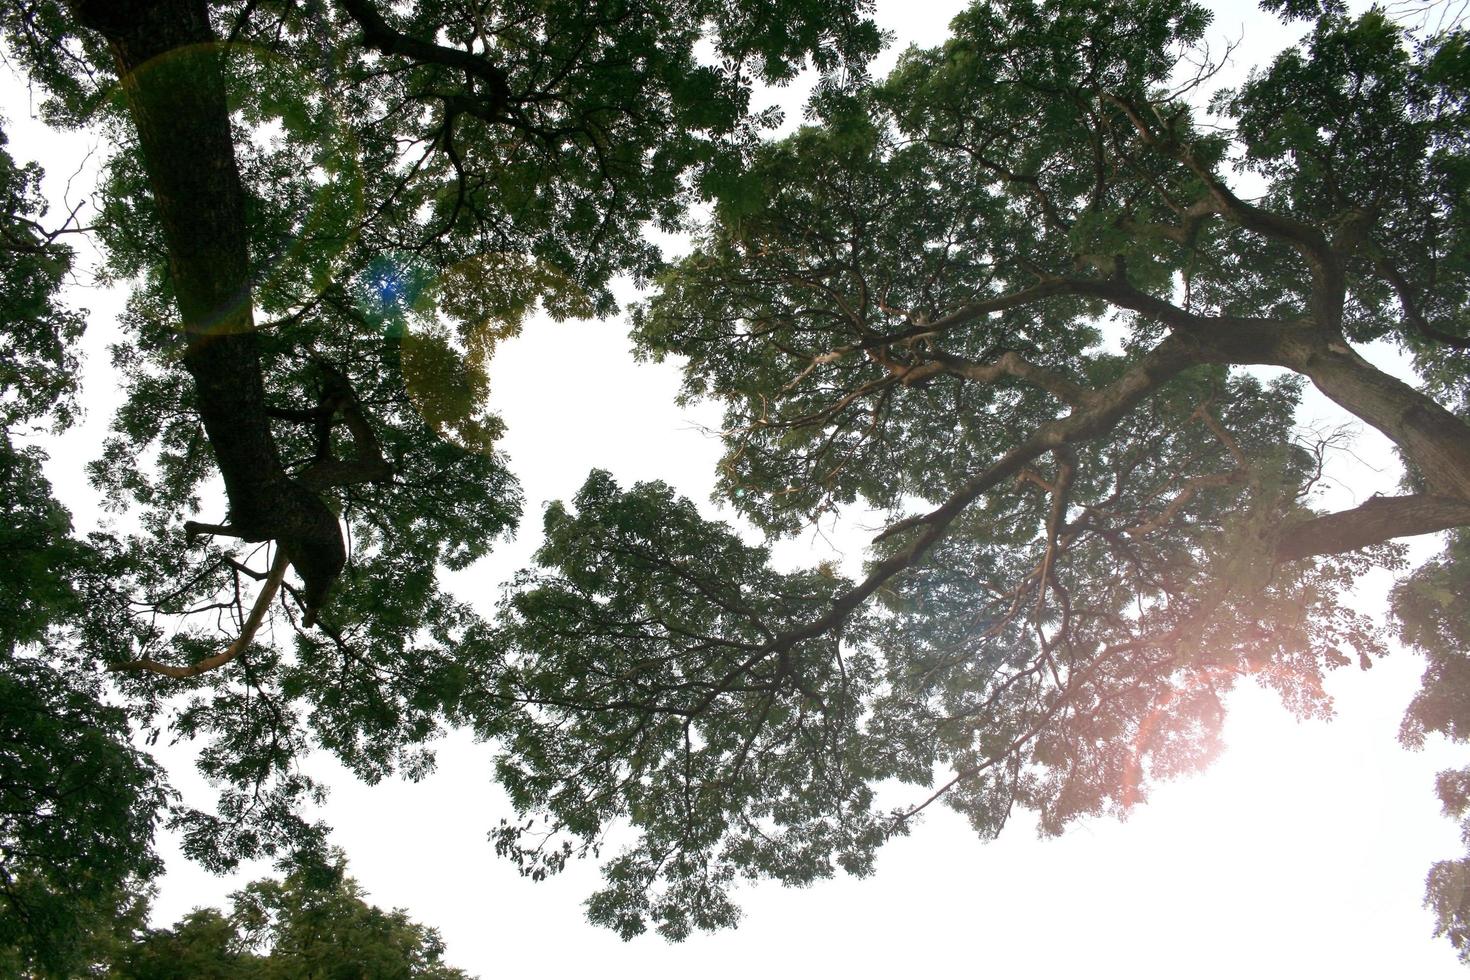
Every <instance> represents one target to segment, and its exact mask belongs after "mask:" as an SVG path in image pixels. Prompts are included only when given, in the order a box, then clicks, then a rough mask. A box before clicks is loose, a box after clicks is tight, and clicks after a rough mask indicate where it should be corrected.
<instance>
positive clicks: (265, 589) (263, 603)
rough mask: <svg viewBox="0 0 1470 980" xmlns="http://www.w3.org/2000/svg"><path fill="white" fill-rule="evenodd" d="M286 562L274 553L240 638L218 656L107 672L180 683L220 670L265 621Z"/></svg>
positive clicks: (137, 663) (282, 552)
mask: <svg viewBox="0 0 1470 980" xmlns="http://www.w3.org/2000/svg"><path fill="white" fill-rule="evenodd" d="M289 564H290V560H289V559H288V557H287V555H286V549H285V548H279V547H278V548H277V549H276V560H275V561H274V562H272V563H271V570H270V572H269V573H268V574H267V575H266V577H265V585H263V586H261V588H260V594H259V595H257V596H256V597H255V605H253V606H251V607H250V615H249V616H247V617H245V624H244V626H242V627H241V628H240V635H239V636H238V637H236V638H235V642H233V643H231V644H230V645H229V646H228V647H226V648H225V649H224V650H223V651H222V652H220V653H217V654H215V655H214V656H212V657H205V658H204V659H203V660H196V661H194V663H192V664H189V665H188V666H186V667H181V666H179V665H178V664H166V663H161V662H159V661H157V660H150V659H149V658H147V657H143V658H141V659H139V660H129V661H128V662H127V663H121V664H113V665H112V666H111V667H109V668H108V670H110V671H113V672H118V671H124V670H141V671H146V672H147V673H150V674H161V675H162V676H164V677H173V678H175V679H178V680H183V679H185V678H188V677H198V676H199V675H200V674H204V673H208V672H209V671H211V670H214V669H215V668H217V667H223V666H224V665H225V664H227V663H229V662H230V661H231V660H234V659H235V658H236V657H238V656H239V655H240V654H241V652H242V651H244V649H245V648H246V647H248V646H249V645H250V643H251V641H253V640H254V639H255V634H256V632H257V631H258V630H259V629H260V624H261V623H262V622H264V621H265V614H266V611H267V610H269V609H270V606H271V602H272V600H274V599H275V597H276V593H277V592H279V591H280V590H281V582H282V581H283V580H284V579H285V577H286V566H287V565H289Z"/></svg>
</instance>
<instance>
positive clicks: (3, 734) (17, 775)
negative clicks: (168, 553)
mask: <svg viewBox="0 0 1470 980" xmlns="http://www.w3.org/2000/svg"><path fill="white" fill-rule="evenodd" d="M3 145H4V135H3V134H0V146H3ZM40 177H41V174H40V171H39V170H38V169H37V168H35V167H17V166H16V165H15V163H14V161H13V160H12V159H11V157H10V155H9V154H8V153H6V152H5V151H4V150H3V149H0V321H3V322H4V324H5V327H6V329H5V332H4V334H3V337H0V560H3V561H4V564H5V568H6V576H5V581H6V587H5V590H4V596H3V597H0V965H3V966H4V967H5V972H7V973H8V974H13V975H19V974H20V973H22V972H23V971H29V970H32V969H34V970H37V971H40V972H43V973H47V974H55V975H64V974H66V973H69V972H70V971H72V970H73V969H75V968H76V966H77V965H78V963H81V962H85V959H86V957H87V956H88V955H89V950H88V945H87V944H86V943H84V942H80V941H79V940H78V937H79V936H85V935H88V934H91V933H93V932H96V931H97V930H98V929H99V927H100V926H99V924H100V925H110V923H111V922H112V921H113V920H114V919H115V918H116V917H117V916H119V915H120V914H124V913H125V912H126V904H127V901H128V895H129V893H130V891H131V890H132V889H133V888H135V887H136V885H137V883H138V882H139V881H141V880H144V879H147V878H149V877H151V876H152V875H153V874H155V873H156V872H157V871H158V869H159V862H158V859H157V857H156V856H155V855H154V853H153V832H154V822H155V819H156V814H157V811H158V810H159V808H160V807H162V806H163V805H164V804H165V803H166V802H167V800H168V789H167V786H166V785H165V784H164V782H163V779H162V774H161V772H160V770H159V768H158V766H157V765H156V764H154V763H153V761H152V760H151V759H149V758H148V757H147V756H146V755H144V754H143V753H141V752H139V751H138V750H137V749H136V748H134V747H133V745H132V744H131V742H130V732H129V728H128V724H127V715H126V713H125V712H124V711H123V710H121V709H120V708H118V707H116V706H114V705H111V704H108V703H107V702H106V699H105V697H104V686H103V683H102V678H101V677H100V676H99V675H98V674H97V673H96V672H95V671H92V670H89V669H87V666H86V661H85V658H84V657H83V656H82V655H80V654H79V653H78V652H77V651H78V649H80V648H86V649H87V650H89V651H91V655H93V656H105V655H107V653H108V651H111V652H112V654H113V655H114V656H118V655H125V654H126V653H127V651H128V646H127V637H128V631H127V629H126V624H127V619H128V617H127V615H126V610H125V609H122V608H120V606H119V603H118V601H117V597H116V595H115V593H113V592H112V590H111V588H110V585H109V579H110V578H111V576H113V575H116V574H120V573H121V572H122V571H123V568H124V565H123V563H122V560H121V558H120V556H119V551H118V548H117V546H116V542H115V541H113V540H111V539H109V538H107V537H105V536H101V535H93V536H92V537H90V538H89V539H87V540H79V539H77V538H76V537H74V536H73V535H72V529H71V518H70V515H68V514H67V512H66V510H65V509H64V508H63V507H62V506H61V504H60V503H59V502H57V500H56V499H55V497H54V496H53V494H52V491H51V486H50V484H48V483H47V481H46V479H45V477H44V476H43V475H42V472H41V464H42V462H43V460H44V458H45V456H44V453H43V452H41V450H40V449H39V448H37V447H35V446H33V445H27V444H26V442H27V441H28V440H27V436H29V435H30V434H31V433H32V432H33V431H34V430H36V429H41V430H43V431H44V430H52V431H55V430H59V429H61V428H64V427H66V426H67V425H69V424H70V423H71V422H72V420H73V418H74V415H75V409H76V405H75V397H76V375H75V369H76V355H75V352H74V351H73V349H72V347H73V345H74V344H75V342H76V339H77V337H78V335H79V334H80V332H81V328H82V322H83V321H82V317H81V316H80V315H78V314H77V313H76V312H74V311H70V310H67V309H65V308H63V307H61V306H59V305H58V304H56V303H55V301H54V294H55V292H56V289H57V287H58V285H59V284H60V282H61V281H62V278H63V277H64V276H65V275H66V274H67V271H68V269H69V268H70V264H71V251H70V249H68V248H67V247H66V246H65V244H64V239H63V238H62V235H63V234H64V233H65V232H66V231H67V230H68V228H69V224H70V223H69V222H67V223H63V224H62V225H61V226H59V227H57V228H51V229H48V228H47V227H46V226H45V225H43V223H42V222H43V220H44V217H45V206H44V204H43V203H42V201H41V199H40V194H39V181H40ZM120 643H121V646H119V644H120Z"/></svg>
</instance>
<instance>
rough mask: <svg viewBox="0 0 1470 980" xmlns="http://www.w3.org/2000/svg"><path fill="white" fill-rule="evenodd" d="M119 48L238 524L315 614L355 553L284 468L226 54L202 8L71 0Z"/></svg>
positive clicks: (188, 363) (209, 428) (174, 0)
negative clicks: (300, 590)
mask: <svg viewBox="0 0 1470 980" xmlns="http://www.w3.org/2000/svg"><path fill="white" fill-rule="evenodd" d="M72 6H73V9H74V10H75V11H76V14H77V17H78V19H79V20H80V22H81V23H82V24H84V25H85V26H87V27H89V28H92V29H94V30H96V31H98V32H99V33H101V34H102V35H103V36H104V37H105V38H106V39H107V42H108V45H109V47H110V48H111V50H112V54H113V57H114V58H115V60H116V63H117V72H118V77H119V79H120V80H121V84H122V90H123V93H124V95H125V96H126V99H127V104H128V111H129V113H130V114H131V116H132V119H133V124H134V126H135V127H136V129H137V133H138V146H139V150H140V151H141V153H142V156H143V163H144V166H145V169H146V170H147V172H148V178H149V184H150V187H151V189H152V192H153V198H154V203H155V205H156V206H157V209H158V214H159V218H160V221H161V223H162V230H163V236H164V241H165V243H166V245H167V248H168V259H169V268H170V271H171V273H172V276H173V285H174V289H175V292H176V293H177V297H178V304H179V312H180V314H181V315H182V317H183V322H184V326H185V329H186V330H187V331H188V334H189V337H188V342H187V346H186V349H185V353H184V366H185V368H186V369H187V370H188V372H189V374H190V375H191V376H192V378H193V380H194V386H195V392H196V395H197V401H198V409H199V414H200V417H201V419H202V420H203V423H204V430H205V432H206V433H207V434H208V436H209V441H210V445H211V446H212V447H213V449H214V454H215V459H216V461H217V462H218V464H219V469H220V473H221V475H222V476H223V477H224V484H225V492H226V494H227V495H228V497H229V504H230V516H229V527H230V529H231V530H232V532H233V533H234V534H236V535H237V536H239V537H241V538H244V539H245V540H247V541H265V540H275V541H277V542H278V543H279V545H280V546H281V547H282V548H283V549H285V551H286V552H287V555H288V557H289V558H290V560H291V564H292V566H293V567H294V568H295V569H296V572H297V574H298V575H300V576H301V580H302V584H303V586H304V595H305V597H306V600H307V604H308V615H309V616H310V615H311V614H313V613H314V611H315V610H316V609H317V608H318V607H319V606H320V605H321V603H322V602H323V601H324V600H325V598H326V595H327V592H328V590H329V589H330V588H331V585H332V583H333V581H334V580H335V579H336V577H337V575H338V574H339V573H340V572H341V569H342V566H343V563H344V561H345V559H346V554H345V549H344V547H343V542H342V532H341V528H340V526H339V524H338V521H337V517H336V515H335V514H334V513H333V512H332V510H331V509H330V508H329V507H328V506H327V505H326V502H325V501H324V500H323V499H322V498H321V496H319V495H318V494H316V493H313V492H312V491H310V490H308V489H307V488H305V487H303V486H302V485H301V484H300V483H298V482H297V481H296V480H293V479H292V478H291V476H290V475H289V474H288V473H287V472H286V470H285V467H284V466H283V465H282V463H281V458H280V454H279V452H278V451H277V448H276V443H275V439H274V438H273V436H272V434H271V429H270V423H269V419H268V417H267V415H266V402H265V390H264V385H263V382H262V379H261V369H260V345H259V342H258V339H257V337H256V334H255V332H254V319H253V312H252V290H251V282H250V259H249V241H248V234H247V230H246V224H245V192H244V188H243V186H242V184H241V182H240V173H239V170H238V168H237V167H236V163H235V147H234V142H233V140H232V138H231V134H230V115H229V109H228V107H227V105H226V102H225V86H224V78H223V75H222V73H221V66H220V60H221V57H222V55H223V52H222V50H221V46H220V45H219V44H218V41H217V39H216V38H215V36H214V33H213V31H212V30H211V28H210V24H209V12H208V8H207V6H206V4H205V2H204V0H72Z"/></svg>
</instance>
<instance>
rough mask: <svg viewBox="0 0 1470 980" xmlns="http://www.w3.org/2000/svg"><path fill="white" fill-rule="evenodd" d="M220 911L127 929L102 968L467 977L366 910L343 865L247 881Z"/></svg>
mask: <svg viewBox="0 0 1470 980" xmlns="http://www.w3.org/2000/svg"><path fill="white" fill-rule="evenodd" d="M230 898H231V909H230V911H229V913H228V914H225V913H222V912H220V911H219V910H217V909H208V908H201V909H195V910H194V911H193V912H190V913H189V914H188V915H186V916H184V918H182V919H180V920H179V921H178V922H176V923H175V924H174V925H173V927H172V928H168V929H147V928H139V927H135V928H134V929H133V930H132V932H131V934H129V935H127V936H125V937H123V938H121V939H120V940H115V945H114V948H113V949H112V950H111V951H110V953H109V955H108V956H107V959H106V961H105V967H106V970H107V975H108V976H110V977H117V978H119V980H173V978H178V980H195V978H209V980H297V978H301V980H306V978H337V977H342V978H354V977H374V978H382V980H469V975H468V974H466V973H464V972H463V971H461V970H457V969H454V968H453V967H449V966H446V965H445V964H444V943H443V941H442V940H441V939H440V938H439V934H438V933H437V932H436V931H435V930H433V929H430V928H426V927H424V926H421V925H419V924H418V923H416V922H413V921H411V920H410V919H409V918H408V916H407V915H405V914H404V913H403V912H402V911H401V910H394V911H392V912H384V911H383V910H382V909H380V908H378V907H377V906H374V905H369V904H368V903H367V901H366V900H364V898H363V893H362V889H361V888H360V887H359V886H358V884H357V882H355V881H353V880H352V879H351V878H349V877H347V866H346V859H345V858H344V857H343V856H342V854H341V853H340V852H334V853H333V854H332V855H331V856H330V858H329V860H328V862H327V863H325V864H321V865H312V864H299V865H296V866H293V867H289V868H288V869H287V874H286V875H285V877H284V878H282V879H275V878H264V879H261V880H259V881H253V882H251V883H250V884H248V885H246V886H245V887H244V888H243V889H242V890H240V891H238V892H236V893H235V894H234V895H232V896H230Z"/></svg>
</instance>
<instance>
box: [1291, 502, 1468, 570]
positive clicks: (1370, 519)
mask: <svg viewBox="0 0 1470 980" xmlns="http://www.w3.org/2000/svg"><path fill="white" fill-rule="evenodd" d="M1465 526H1470V500H1461V499H1458V498H1455V497H1442V496H1436V495H1434V494H1413V495H1410V496H1406V497H1374V498H1373V499H1372V500H1369V501H1368V502H1367V503H1365V504H1363V505H1362V506H1361V507H1354V508H1353V509H1352V510H1345V511H1340V512H1338V513H1336V514H1327V515H1325V516H1323V517H1318V518H1315V519H1313V520H1309V521H1304V522H1302V523H1300V524H1295V525H1292V526H1291V527H1288V528H1287V529H1286V530H1285V531H1284V532H1283V534H1282V536H1281V538H1280V539H1279V541H1278V542H1277V544H1276V560H1277V561H1296V560H1298V559H1301V558H1311V557H1313V556H1315V555H1336V554H1341V553H1343V552H1345V551H1355V550H1357V549H1358V548H1366V547H1368V546H1369V545H1374V544H1381V543H1382V542H1385V541H1391V540H1393V539H1394V538H1407V537H1412V536H1414V535H1416V534H1432V533H1434V532H1436V531H1446V530H1449V529H1450V528H1455V527H1465Z"/></svg>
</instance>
